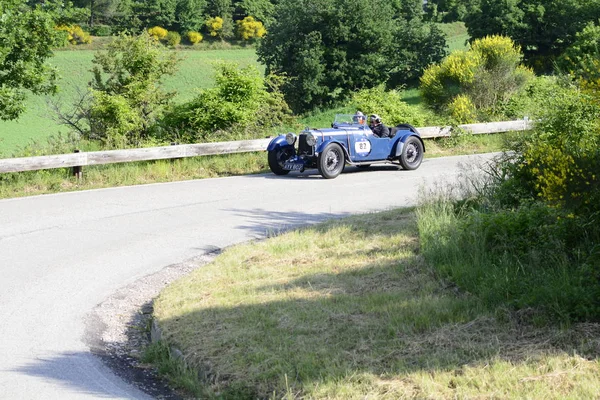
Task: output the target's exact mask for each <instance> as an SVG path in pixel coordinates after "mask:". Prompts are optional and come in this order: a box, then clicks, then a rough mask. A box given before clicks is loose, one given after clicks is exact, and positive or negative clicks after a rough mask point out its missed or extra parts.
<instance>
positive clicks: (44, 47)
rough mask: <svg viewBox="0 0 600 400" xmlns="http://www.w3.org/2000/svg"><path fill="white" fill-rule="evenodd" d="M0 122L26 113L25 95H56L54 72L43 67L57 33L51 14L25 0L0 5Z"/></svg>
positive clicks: (10, 1)
mask: <svg viewBox="0 0 600 400" xmlns="http://www.w3.org/2000/svg"><path fill="white" fill-rule="evenodd" d="M0 21H1V23H0V119H2V120H13V119H17V118H18V117H19V115H20V114H21V113H23V111H25V99H26V92H27V91H30V92H32V93H34V94H52V93H55V92H56V70H55V69H53V68H52V67H50V66H49V65H48V64H46V61H47V59H48V58H50V57H51V56H52V46H53V45H54V44H55V43H56V41H57V40H58V36H59V33H58V32H57V31H55V30H54V22H53V20H52V17H51V16H50V14H48V13H46V12H44V11H43V10H42V9H41V8H40V7H39V6H38V7H35V8H31V7H29V6H27V5H26V4H25V1H24V0H3V1H2V2H0Z"/></svg>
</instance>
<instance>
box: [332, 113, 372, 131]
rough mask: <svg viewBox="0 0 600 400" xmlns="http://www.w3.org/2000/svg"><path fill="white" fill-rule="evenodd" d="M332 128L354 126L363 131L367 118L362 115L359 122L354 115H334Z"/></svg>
mask: <svg viewBox="0 0 600 400" xmlns="http://www.w3.org/2000/svg"><path fill="white" fill-rule="evenodd" d="M332 126H334V127H336V126H354V127H357V128H363V129H365V128H366V127H367V117H366V116H364V115H363V116H362V122H359V121H358V118H357V115H356V114H336V115H335V120H334V121H333V124H332Z"/></svg>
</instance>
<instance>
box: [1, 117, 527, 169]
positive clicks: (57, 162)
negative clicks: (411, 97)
mask: <svg viewBox="0 0 600 400" xmlns="http://www.w3.org/2000/svg"><path fill="white" fill-rule="evenodd" d="M459 127H460V128H462V129H464V130H465V131H467V132H471V133H473V134H482V133H498V132H509V131H524V130H527V129H529V128H530V123H529V121H527V120H519V121H503V122H488V123H480V124H468V125H459ZM417 129H418V130H419V132H420V133H421V137H423V138H436V137H446V136H450V134H451V127H440V126H430V127H423V128H417ZM270 141H271V139H257V140H240V141H235V142H219V143H200V144H181V145H174V146H163V147H148V148H142V149H128V150H108V151H91V152H84V153H81V152H75V153H73V154H58V155H52V156H39V157H22V158H5V159H0V173H6V172H23V171H36V170H41V169H52V168H71V167H73V168H74V173H76V174H80V173H81V167H83V166H87V165H101V164H112V163H122V162H133V161H152V160H165V159H175V158H185V157H196V156H208V155H215V154H231V153H244V152H251V151H261V150H265V149H266V148H267V145H268V144H269V142H270Z"/></svg>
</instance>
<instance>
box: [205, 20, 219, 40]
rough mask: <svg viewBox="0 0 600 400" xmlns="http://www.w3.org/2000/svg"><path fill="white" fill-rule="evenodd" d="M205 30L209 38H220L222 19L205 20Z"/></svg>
mask: <svg viewBox="0 0 600 400" xmlns="http://www.w3.org/2000/svg"><path fill="white" fill-rule="evenodd" d="M206 29H208V33H209V34H210V36H213V37H216V36H221V35H222V33H223V18H221V17H214V18H209V19H207V20H206Z"/></svg>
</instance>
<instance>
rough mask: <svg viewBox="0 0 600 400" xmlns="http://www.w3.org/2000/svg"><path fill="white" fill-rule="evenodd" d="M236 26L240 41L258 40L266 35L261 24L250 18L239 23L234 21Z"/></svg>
mask: <svg viewBox="0 0 600 400" xmlns="http://www.w3.org/2000/svg"><path fill="white" fill-rule="evenodd" d="M236 24H237V34H238V36H239V38H240V39H242V40H251V39H260V38H262V37H263V36H265V35H266V33H267V30H266V29H265V27H264V26H263V23H262V22H260V21H256V20H255V19H254V17H251V16H247V17H245V18H244V19H243V20H241V21H236Z"/></svg>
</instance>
